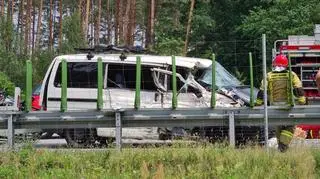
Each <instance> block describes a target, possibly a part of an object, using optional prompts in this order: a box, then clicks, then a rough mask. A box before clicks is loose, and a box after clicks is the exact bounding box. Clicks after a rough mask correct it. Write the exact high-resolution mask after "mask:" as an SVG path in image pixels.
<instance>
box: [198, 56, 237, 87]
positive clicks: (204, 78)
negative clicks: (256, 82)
mask: <svg viewBox="0 0 320 179" xmlns="http://www.w3.org/2000/svg"><path fill="white" fill-rule="evenodd" d="M198 81H199V82H200V83H201V84H203V85H204V86H206V87H210V88H211V86H212V66H210V67H209V68H207V69H206V70H205V71H204V72H203V74H202V75H201V76H200V78H198ZM240 85H241V82H240V81H239V80H238V79H237V78H236V77H234V76H233V75H232V74H231V73H229V72H228V71H227V70H226V69H225V68H224V67H223V66H222V65H220V63H218V62H216V87H217V88H221V87H225V86H240Z"/></svg>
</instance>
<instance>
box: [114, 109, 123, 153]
mask: <svg viewBox="0 0 320 179" xmlns="http://www.w3.org/2000/svg"><path fill="white" fill-rule="evenodd" d="M115 115H116V116H115V117H116V148H117V150H118V151H121V147H122V123H121V114H120V112H119V111H116V114H115Z"/></svg>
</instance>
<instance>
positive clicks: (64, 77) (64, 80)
mask: <svg viewBox="0 0 320 179" xmlns="http://www.w3.org/2000/svg"><path fill="white" fill-rule="evenodd" d="M61 73H62V74H61V104H60V111H61V112H65V111H67V61H66V60H65V59H63V60H62V61H61Z"/></svg>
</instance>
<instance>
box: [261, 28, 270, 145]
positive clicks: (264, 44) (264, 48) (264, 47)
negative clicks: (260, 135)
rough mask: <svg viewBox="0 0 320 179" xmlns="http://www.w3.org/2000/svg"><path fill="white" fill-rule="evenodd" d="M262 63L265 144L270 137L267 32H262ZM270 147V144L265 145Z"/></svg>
mask: <svg viewBox="0 0 320 179" xmlns="http://www.w3.org/2000/svg"><path fill="white" fill-rule="evenodd" d="M262 64H263V86H264V89H263V108H264V137H265V144H268V139H269V128H268V127H269V121H268V105H267V102H268V93H267V40H266V34H262ZM265 147H266V148H267V149H268V146H267V145H266V146H265Z"/></svg>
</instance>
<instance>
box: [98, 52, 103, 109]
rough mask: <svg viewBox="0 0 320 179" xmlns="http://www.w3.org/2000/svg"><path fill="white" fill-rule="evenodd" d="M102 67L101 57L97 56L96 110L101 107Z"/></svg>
mask: <svg viewBox="0 0 320 179" xmlns="http://www.w3.org/2000/svg"><path fill="white" fill-rule="evenodd" d="M102 70H103V67H102V58H101V57H99V58H98V91H97V97H98V98H97V110H101V109H102V108H103V99H102V88H103V71H102Z"/></svg>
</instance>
